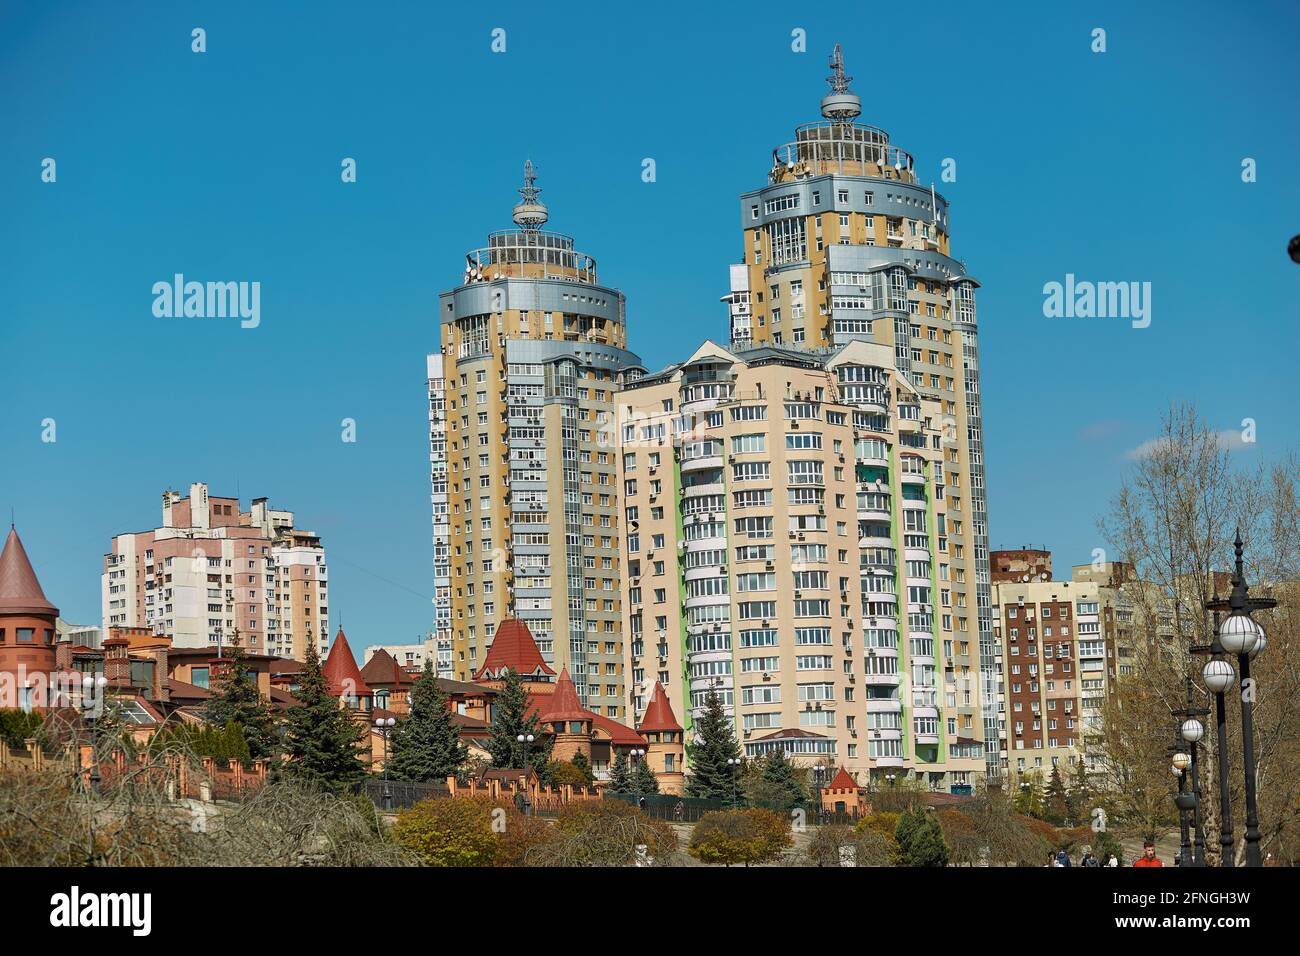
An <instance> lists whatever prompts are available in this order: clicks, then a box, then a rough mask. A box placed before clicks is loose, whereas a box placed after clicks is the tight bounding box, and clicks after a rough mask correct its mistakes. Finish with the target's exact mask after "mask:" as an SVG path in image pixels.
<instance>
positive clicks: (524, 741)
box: [515, 734, 537, 817]
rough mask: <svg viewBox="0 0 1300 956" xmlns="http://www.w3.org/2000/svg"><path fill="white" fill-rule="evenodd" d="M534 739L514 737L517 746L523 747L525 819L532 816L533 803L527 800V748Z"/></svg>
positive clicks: (521, 736) (531, 737) (527, 735)
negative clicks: (517, 743)
mask: <svg viewBox="0 0 1300 956" xmlns="http://www.w3.org/2000/svg"><path fill="white" fill-rule="evenodd" d="M536 739H537V738H536V737H534V736H533V735H532V734H520V735H519V736H517V737H515V740H516V741H518V742H519V745H520V746H521V747H523V751H524V766H523V770H524V775H523V780H522V783H523V787H524V816H526V817H531V816H532V815H533V801H531V800H529V799H528V748H529V747H530V746H531V745H532V742H533V741H534V740H536Z"/></svg>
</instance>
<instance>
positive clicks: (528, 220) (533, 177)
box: [514, 159, 548, 232]
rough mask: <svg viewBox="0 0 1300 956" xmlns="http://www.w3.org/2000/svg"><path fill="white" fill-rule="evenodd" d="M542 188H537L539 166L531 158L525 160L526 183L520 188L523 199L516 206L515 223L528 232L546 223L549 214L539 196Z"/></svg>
mask: <svg viewBox="0 0 1300 956" xmlns="http://www.w3.org/2000/svg"><path fill="white" fill-rule="evenodd" d="M541 192H542V191H541V190H540V189H538V188H537V167H536V166H534V165H533V161H532V160H531V159H529V160H525V161H524V185H523V187H522V188H520V190H519V195H520V196H522V197H523V201H522V202H520V203H519V204H518V205H517V206H515V215H514V219H515V224H516V225H517V226H520V227H521V228H523V229H525V230H527V231H528V232H535V231H537V230H538V229H540V228H541V227H542V226H544V225H545V224H546V220H547V218H548V214H547V212H546V204H545V203H543V202H542V201H541V200H540V199H539V198H538V196H540V195H541Z"/></svg>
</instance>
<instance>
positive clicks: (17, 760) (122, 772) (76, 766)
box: [0, 738, 269, 801]
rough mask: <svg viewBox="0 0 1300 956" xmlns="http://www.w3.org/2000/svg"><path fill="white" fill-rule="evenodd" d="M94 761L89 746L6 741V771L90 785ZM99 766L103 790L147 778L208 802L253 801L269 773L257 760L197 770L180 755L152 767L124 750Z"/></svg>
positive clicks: (0, 752)
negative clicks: (60, 775)
mask: <svg viewBox="0 0 1300 956" xmlns="http://www.w3.org/2000/svg"><path fill="white" fill-rule="evenodd" d="M93 760H94V750H93V748H92V747H91V746H90V745H89V744H81V745H79V746H75V747H73V746H68V747H65V748H64V749H63V750H61V751H57V752H53V753H47V752H46V751H45V750H44V749H43V748H42V747H41V746H40V744H39V742H38V741H37V740H35V739H34V738H33V739H29V740H27V741H26V746H25V747H21V748H15V747H10V746H9V745H8V744H7V743H6V742H5V741H3V740H0V770H28V771H31V772H34V773H46V772H52V773H57V772H60V771H64V772H74V773H77V774H79V775H80V776H81V778H82V780H83V781H84V782H85V784H86V786H89V785H90V780H91V775H92V766H91V765H92V761H93ZM98 763H99V765H98V768H97V769H98V771H99V779H100V785H101V786H106V787H111V786H113V785H114V784H116V783H117V782H119V781H121V780H124V779H126V778H127V777H129V776H131V775H133V774H144V775H146V776H148V777H152V778H154V780H156V781H158V782H162V783H164V784H165V785H166V786H167V787H168V788H169V790H168V792H169V795H171V796H172V797H173V798H179V799H193V800H205V801H211V800H239V799H242V798H244V797H247V796H249V795H250V794H252V793H255V792H256V791H258V790H260V789H261V788H262V786H263V785H264V784H265V783H266V778H267V772H268V769H269V762H268V761H266V760H254V761H253V762H252V765H251V766H250V767H245V766H244V765H243V764H242V763H241V762H240V761H238V760H231V761H228V762H226V761H220V760H217V759H216V758H213V757H203V758H200V760H199V764H198V766H195V765H193V764H191V763H190V762H189V761H186V760H182V759H181V758H180V757H177V756H174V755H171V756H168V757H167V758H166V759H165V760H163V761H160V762H155V763H150V761H149V758H148V755H147V754H145V753H137V754H136V755H135V756H134V757H131V756H128V755H127V754H126V752H125V751H122V750H115V751H113V752H112V753H110V754H107V755H105V756H103V757H101V758H100V760H99V762H98Z"/></svg>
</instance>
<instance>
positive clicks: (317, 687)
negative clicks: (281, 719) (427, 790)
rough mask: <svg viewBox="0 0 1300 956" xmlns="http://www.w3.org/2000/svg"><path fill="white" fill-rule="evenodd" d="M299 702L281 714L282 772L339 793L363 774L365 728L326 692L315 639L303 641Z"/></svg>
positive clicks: (349, 786)
mask: <svg viewBox="0 0 1300 956" xmlns="http://www.w3.org/2000/svg"><path fill="white" fill-rule="evenodd" d="M297 697H298V701H299V706H297V707H294V708H292V709H291V710H290V711H289V712H288V715H287V716H286V718H285V737H284V752H285V755H286V756H287V757H288V758H289V762H288V763H287V764H286V765H285V772H286V773H287V774H289V775H290V776H293V777H297V778H298V779H300V780H305V781H308V782H310V783H315V784H318V785H320V786H321V787H323V788H325V789H326V790H329V791H331V792H333V793H344V792H346V791H347V790H349V789H350V788H351V787H352V786H353V785H355V784H357V783H359V782H360V781H362V780H363V779H365V776H366V765H365V763H363V762H362V759H361V749H362V741H363V740H364V739H365V737H366V734H367V728H365V727H362V726H359V725H358V724H357V723H356V722H355V721H353V719H352V718H351V717H350V716H349V713H348V711H346V710H344V709H343V708H341V707H340V706H339V702H338V700H337V699H335V698H333V697H331V696H330V694H329V687H328V686H327V684H326V682H325V675H324V674H323V673H321V665H320V655H319V654H318V653H317V651H316V644H315V641H308V642H307V660H306V661H305V662H304V664H303V669H302V675H301V678H300V681H299V686H298V693H297Z"/></svg>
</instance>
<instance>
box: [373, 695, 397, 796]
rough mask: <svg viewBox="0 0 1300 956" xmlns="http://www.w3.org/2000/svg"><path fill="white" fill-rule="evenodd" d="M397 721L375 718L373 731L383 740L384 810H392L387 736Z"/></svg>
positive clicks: (390, 718)
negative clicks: (376, 731) (377, 732)
mask: <svg viewBox="0 0 1300 956" xmlns="http://www.w3.org/2000/svg"><path fill="white" fill-rule="evenodd" d="M396 724H397V721H396V720H394V719H393V718H392V717H376V718H375V729H376V730H378V731H379V736H380V737H382V738H384V809H385V810H391V809H393V791H392V788H391V787H390V786H389V783H388V735H389V734H390V733H392V732H393V727H394V726H395V725H396Z"/></svg>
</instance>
